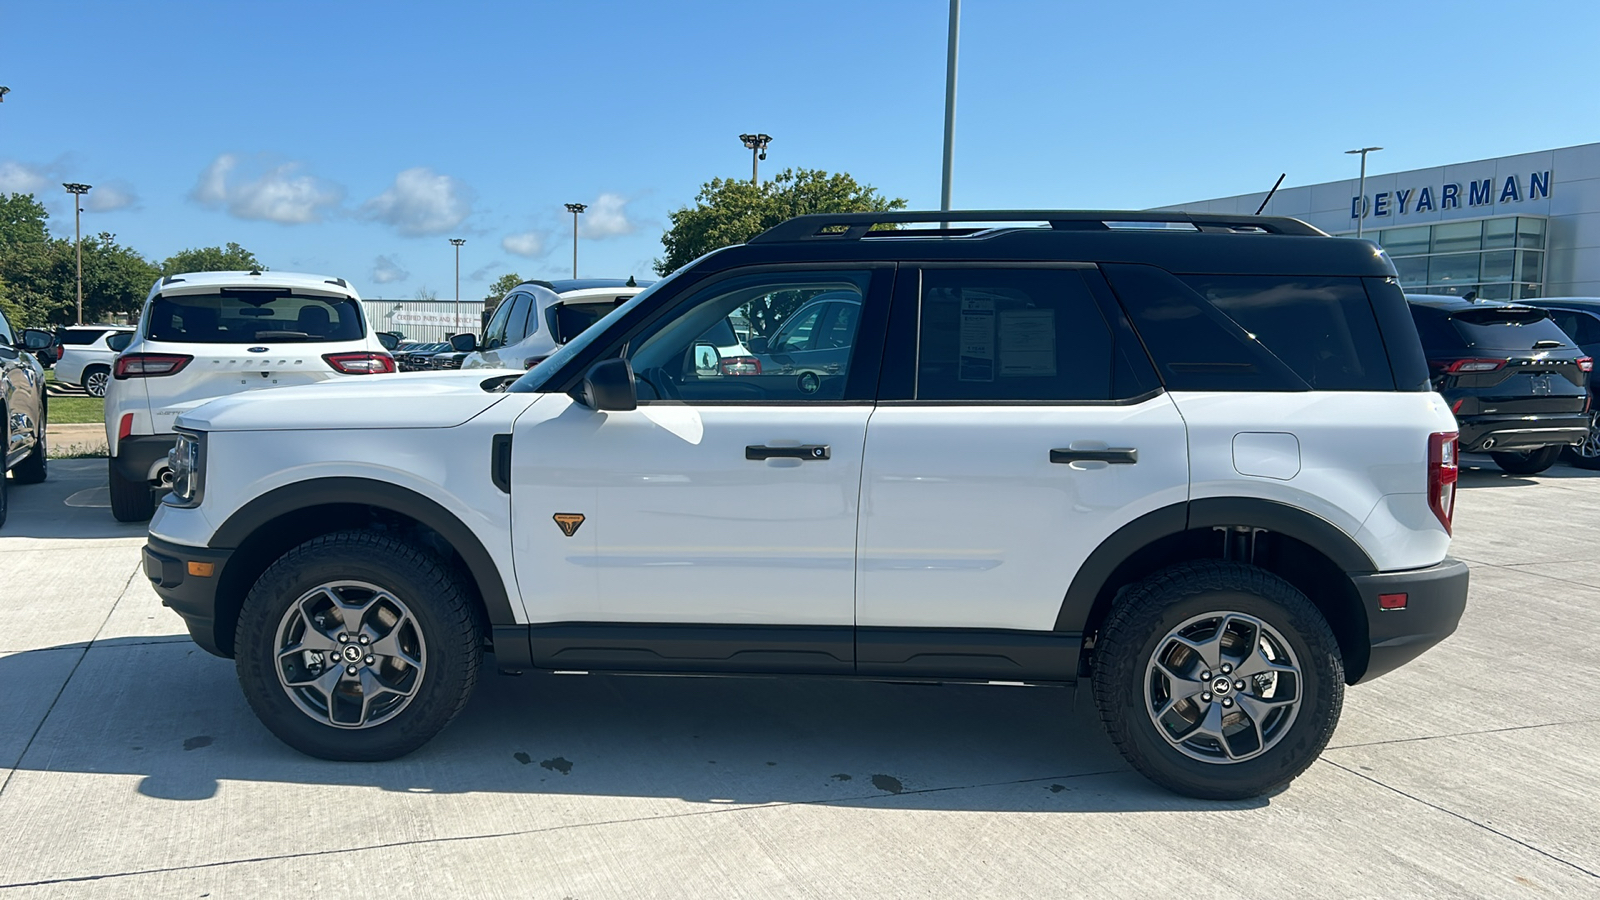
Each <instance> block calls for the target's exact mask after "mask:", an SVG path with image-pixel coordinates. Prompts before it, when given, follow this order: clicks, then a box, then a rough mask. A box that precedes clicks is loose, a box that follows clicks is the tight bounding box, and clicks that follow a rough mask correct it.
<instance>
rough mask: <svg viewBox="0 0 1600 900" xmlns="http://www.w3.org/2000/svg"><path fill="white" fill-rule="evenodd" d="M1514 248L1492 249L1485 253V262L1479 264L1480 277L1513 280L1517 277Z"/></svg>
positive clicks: (1492, 279)
mask: <svg viewBox="0 0 1600 900" xmlns="http://www.w3.org/2000/svg"><path fill="white" fill-rule="evenodd" d="M1516 255H1517V254H1516V251H1514V250H1492V251H1490V252H1488V253H1485V254H1483V262H1482V264H1481V265H1480V266H1479V272H1480V274H1479V275H1478V278H1479V279H1480V280H1482V281H1512V280H1514V279H1515V278H1516V273H1515V272H1514V271H1513V268H1514V267H1513V263H1514V262H1515V261H1516Z"/></svg>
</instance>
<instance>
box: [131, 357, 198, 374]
mask: <svg viewBox="0 0 1600 900" xmlns="http://www.w3.org/2000/svg"><path fill="white" fill-rule="evenodd" d="M193 360H194V357H192V356H184V355H182V354H179V353H131V354H123V355H122V356H119V357H117V361H116V363H115V364H114V368H113V369H112V374H113V375H114V376H116V377H117V378H156V377H159V376H162V375H176V374H178V373H179V372H182V371H183V367H184V366H187V365H188V364H189V363H190V362H191V361H193Z"/></svg>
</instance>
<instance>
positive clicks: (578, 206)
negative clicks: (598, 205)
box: [567, 203, 589, 278]
mask: <svg viewBox="0 0 1600 900" xmlns="http://www.w3.org/2000/svg"><path fill="white" fill-rule="evenodd" d="M588 208H589V207H588V206H587V205H585V204H583V203H568V204H567V212H569V213H572V277H573V278H577V277H578V214H579V213H581V212H583V211H584V210H586V209H588Z"/></svg>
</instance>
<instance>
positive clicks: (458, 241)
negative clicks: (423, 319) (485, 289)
mask: <svg viewBox="0 0 1600 900" xmlns="http://www.w3.org/2000/svg"><path fill="white" fill-rule="evenodd" d="M466 242H467V239H466V238H451V239H450V243H451V245H452V246H454V247H455V248H456V305H455V307H454V308H453V309H451V310H450V314H451V315H452V316H454V317H455V322H456V327H457V328H460V327H461V245H462V244H465V243H466Z"/></svg>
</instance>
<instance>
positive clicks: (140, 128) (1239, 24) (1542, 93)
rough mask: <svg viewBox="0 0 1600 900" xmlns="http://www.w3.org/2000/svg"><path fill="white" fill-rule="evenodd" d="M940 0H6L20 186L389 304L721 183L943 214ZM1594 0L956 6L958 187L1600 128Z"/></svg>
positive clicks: (1326, 156) (546, 264) (1397, 163)
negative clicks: (885, 202) (575, 218)
mask: <svg viewBox="0 0 1600 900" xmlns="http://www.w3.org/2000/svg"><path fill="white" fill-rule="evenodd" d="M947 16H948V5H947V3H946V2H945V0H853V2H836V0H810V2H806V3H793V2H789V3H773V2H765V3H763V2H755V0H741V2H692V0H677V2H660V0H655V2H603V0H586V2H561V3H548V2H538V0H523V2H515V3H487V2H486V3H472V2H461V3H453V4H441V3H428V4H423V3H407V2H387V3H362V2H327V0H323V2H316V3H289V2H283V3H275V2H261V3H255V4H233V3H218V2H215V0H210V2H204V3H180V2H161V0H148V2H142V3H105V2H79V3H70V4H69V3H50V2H39V0H4V2H0V85H6V86H9V87H10V88H11V90H12V92H11V94H10V95H9V96H8V97H7V98H6V99H5V101H4V102H3V103H0V191H10V190H29V189H36V190H39V192H40V193H41V196H43V197H45V198H46V199H47V200H49V203H50V209H51V212H52V226H53V229H54V230H55V231H56V233H58V234H70V233H71V227H72V223H71V210H72V207H71V204H70V203H69V202H68V201H67V199H66V195H65V194H64V192H62V191H61V189H60V183H61V182H62V181H85V182H88V183H90V184H93V185H95V189H94V191H93V192H91V194H90V195H89V205H88V210H89V211H88V212H86V213H85V214H84V230H85V232H86V233H94V232H99V231H111V232H115V233H116V234H117V236H118V238H119V239H120V240H122V241H123V242H124V243H128V244H131V245H132V246H134V247H136V248H137V249H139V250H141V251H142V252H144V253H146V254H147V255H150V256H152V257H154V258H156V259H157V260H159V259H161V258H163V257H165V256H167V255H169V254H171V253H173V252H175V251H177V250H180V249H183V248H185V247H192V246H202V245H211V244H222V243H225V242H228V241H238V242H239V243H241V244H243V245H245V246H246V247H248V248H250V249H251V250H253V251H255V252H256V253H257V255H259V256H260V257H261V259H262V260H263V261H264V262H266V263H267V264H268V265H269V266H271V267H274V268H278V269H290V270H300V271H310V272H317V273H322V274H328V275H340V276H344V277H346V278H349V279H351V280H352V281H353V282H354V283H355V284H356V285H357V286H358V288H359V289H360V290H361V292H362V294H363V295H364V296H367V297H380V296H381V297H408V296H412V295H413V294H414V293H415V292H416V291H417V290H418V289H419V288H423V287H426V288H429V289H431V290H433V291H435V292H437V294H438V295H439V296H440V297H441V298H444V299H448V298H450V297H452V296H453V294H454V283H453V277H454V276H453V271H454V270H453V256H452V253H453V251H452V248H451V247H450V245H449V243H448V242H447V239H448V238H450V237H458V236H459V237H464V238H466V240H467V243H466V245H465V246H464V247H463V248H462V254H461V271H462V283H461V294H462V297H463V298H481V297H482V296H483V294H484V292H485V289H486V287H487V285H488V283H489V282H490V281H491V280H492V279H494V278H495V277H497V276H498V275H500V274H502V273H505V272H509V271H516V272H519V273H521V274H522V275H523V276H525V277H564V276H566V275H568V274H570V266H571V243H570V241H571V218H570V216H569V215H568V214H567V213H566V212H565V211H564V209H563V206H562V204H564V203H566V202H574V201H576V202H583V203H587V204H589V205H590V212H589V213H586V214H585V223H584V227H585V231H586V234H585V236H584V237H583V239H582V241H581V244H580V257H581V258H580V263H579V265H580V270H581V274H583V275H585V276H603V275H616V276H624V275H628V274H635V275H640V276H645V275H648V274H649V268H650V262H651V260H653V259H654V258H655V257H656V256H658V255H659V254H660V251H661V244H660V237H661V232H662V230H663V228H664V227H665V225H666V223H667V216H668V213H669V212H671V211H672V210H673V209H676V208H678V207H680V206H682V205H685V204H688V203H691V202H692V201H693V198H694V195H695V193H696V191H697V189H698V188H699V186H700V184H701V183H703V182H704V181H707V180H709V179H710V178H712V177H714V176H729V177H748V176H749V165H750V157H749V154H748V152H747V151H745V150H744V149H743V147H742V146H740V144H739V141H738V137H737V136H738V135H739V134H740V133H741V132H746V131H763V132H766V133H768V134H771V135H772V136H773V142H772V146H771V148H770V150H769V154H768V159H767V161H766V162H765V163H763V167H764V168H763V172H764V173H767V172H776V171H777V170H779V169H781V168H783V167H786V166H804V167H808V168H822V169H827V170H829V171H846V172H849V173H851V174H852V175H854V176H856V177H857V178H859V179H861V180H863V181H866V182H868V183H871V184H873V185H875V186H877V187H878V188H879V189H881V190H883V191H884V192H885V193H887V194H889V195H891V196H897V197H905V198H906V199H908V200H909V201H910V202H911V205H912V207H913V208H935V207H937V205H938V201H939V172H940V151H941V139H942V137H941V136H942V128H943V120H942V116H943V102H944V98H943V92H944V60H945V27H946V23H947ZM1596 34H1600V4H1596V3H1593V2H1587V0H1568V2H1564V3H1549V2H1519V3H1516V4H1509V3H1503V2H1502V3H1467V2H1461V3H1446V2H1433V3H1420V2H1406V0H1389V2H1341V3H1283V2H1275V3H1243V2H1236V3H1193V2H1143V3H1141V2H1132V0H1124V2H1122V3H1115V4H1111V3H1088V2H1068V0H1059V2H1022V0H1016V2H1009V0H987V2H986V0H967V2H966V3H965V4H964V5H963V17H962V31H961V38H962V41H961V66H960V86H959V91H958V111H957V137H956V173H955V190H954V197H955V206H956V207H958V208H981V207H1003V208H1013V207H1051V208H1062V207H1067V208H1072V207H1078V208H1142V207H1149V206H1155V205H1161V204H1169V203H1177V202H1182V201H1187V200H1196V199H1204V198H1208V197H1218V196H1226V195H1230V194H1237V193H1244V192H1248V191H1253V190H1264V189H1266V188H1268V187H1270V186H1271V184H1272V182H1273V180H1274V179H1276V178H1277V176H1278V173H1279V172H1285V171H1286V172H1287V173H1288V178H1287V179H1286V181H1285V184H1286V185H1296V184H1311V183H1316V182H1321V181H1328V180H1332V179H1336V178H1342V177H1348V176H1349V175H1351V174H1353V172H1354V169H1355V160H1354V158H1353V157H1348V156H1345V155H1344V154H1343V153H1342V151H1344V150H1346V149H1348V148H1351V147H1358V146H1362V145H1367V144H1377V145H1382V146H1384V147H1386V148H1387V149H1386V150H1384V151H1383V152H1381V153H1378V154H1375V155H1374V156H1373V157H1372V158H1371V163H1370V164H1371V169H1370V171H1372V172H1374V173H1381V172H1390V171H1399V170H1404V169H1411V168H1418V167H1423V166H1431V165H1439V164H1443V163H1449V162H1460V161H1464V160H1471V159H1479V158H1485V157H1493V156H1501V155H1506V154H1511V153H1517V152H1525V151H1532V150H1542V149H1549V148H1552V147H1562V146H1568V145H1572V144H1580V143H1587V142H1591V141H1597V140H1600V117H1597V115H1596V113H1597V112H1600V91H1597V90H1596V87H1597V84H1596V82H1597V76H1596V74H1595V66H1594V57H1595V51H1594V48H1593V46H1592V45H1593V42H1594V38H1595V35H1596Z"/></svg>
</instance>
